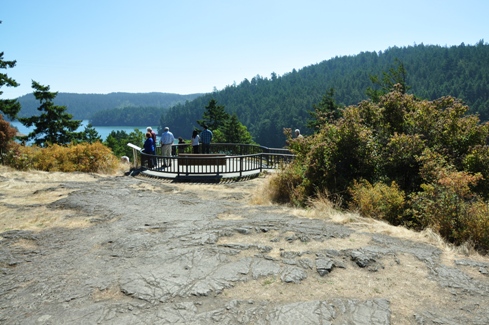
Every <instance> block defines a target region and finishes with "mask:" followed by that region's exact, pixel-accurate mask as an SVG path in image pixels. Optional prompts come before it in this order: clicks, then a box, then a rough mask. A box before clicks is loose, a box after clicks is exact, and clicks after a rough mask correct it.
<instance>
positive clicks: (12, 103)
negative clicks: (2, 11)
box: [0, 20, 20, 120]
mask: <svg viewBox="0 0 489 325" xmlns="http://www.w3.org/2000/svg"><path fill="white" fill-rule="evenodd" d="M1 23H2V21H1V20H0V24H1ZM16 63H17V61H4V60H3V52H0V69H8V68H13V67H15V64H16ZM3 86H7V87H18V86H19V84H18V83H17V82H16V81H15V80H14V79H12V78H10V77H9V76H8V75H7V74H6V73H0V88H1V87H3ZM2 94H3V91H0V95H2ZM19 111H20V103H19V102H18V101H17V99H0V112H2V113H3V114H5V115H6V116H7V117H9V118H10V119H12V120H13V119H15V117H16V116H17V113H19Z"/></svg>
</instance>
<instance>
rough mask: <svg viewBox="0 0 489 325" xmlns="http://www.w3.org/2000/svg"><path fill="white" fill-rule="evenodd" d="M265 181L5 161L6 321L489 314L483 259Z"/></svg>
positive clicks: (2, 259) (2, 301)
mask: <svg viewBox="0 0 489 325" xmlns="http://www.w3.org/2000/svg"><path fill="white" fill-rule="evenodd" d="M265 181H266V179H265V178H258V179H254V180H248V181H245V182H239V183H227V184H174V183H169V182H164V181H159V180H154V179H149V178H144V177H126V176H101V175H87V174H77V173H70V174H63V173H43V172H29V173H23V172H17V171H13V170H10V169H7V168H5V167H1V166H0V272H1V276H0V323H2V324H175V323H176V324H489V276H488V271H489V259H488V258H483V257H479V256H477V255H471V256H462V255H458V254H456V252H454V251H451V250H450V249H448V248H446V247H445V246H444V245H442V244H441V243H437V241H436V236H429V233H425V234H416V233H413V232H410V231H407V230H405V229H402V228H395V227H391V226H388V225H385V224H381V223H379V222H374V221H371V220H365V219H362V218H359V217H358V216H355V215H345V214H339V213H335V212H334V211H331V210H327V209H324V210H321V209H316V210H310V211H305V210H297V209H291V208H286V207H281V206H274V205H257V204H253V203H251V202H256V201H259V199H260V198H263V195H262V193H261V186H262V184H263V183H264V182H265Z"/></svg>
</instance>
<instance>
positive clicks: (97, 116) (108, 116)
mask: <svg viewBox="0 0 489 325" xmlns="http://www.w3.org/2000/svg"><path fill="white" fill-rule="evenodd" d="M163 112H164V109H163V108H161V107H132V106H131V107H124V108H113V109H108V110H103V111H99V112H96V113H94V114H93V115H92V116H91V117H90V122H91V123H92V124H93V125H97V126H101V125H106V126H110V125H124V126H137V125H151V124H153V121H155V120H157V119H159V118H160V117H161V115H162V114H163Z"/></svg>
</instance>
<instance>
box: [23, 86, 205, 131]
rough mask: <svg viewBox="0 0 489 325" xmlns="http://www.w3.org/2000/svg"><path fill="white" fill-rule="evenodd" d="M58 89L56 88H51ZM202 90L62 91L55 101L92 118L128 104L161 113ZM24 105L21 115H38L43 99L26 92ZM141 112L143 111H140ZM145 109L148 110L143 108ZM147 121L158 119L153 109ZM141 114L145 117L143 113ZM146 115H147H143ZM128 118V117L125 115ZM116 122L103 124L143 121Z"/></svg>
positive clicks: (81, 116) (77, 114)
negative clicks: (150, 91)
mask: <svg viewBox="0 0 489 325" xmlns="http://www.w3.org/2000/svg"><path fill="white" fill-rule="evenodd" d="M51 90H52V91H56V89H51ZM200 95H202V94H190V95H178V94H168V93H134V94H133V93H110V94H73V93H58V95H57V96H56V100H55V104H56V105H60V106H66V107H67V109H68V113H70V114H72V115H73V118H74V119H78V120H89V119H91V118H92V116H93V115H94V114H95V113H97V112H100V111H103V110H111V109H115V108H128V107H134V108H137V107H153V108H158V109H160V112H159V114H158V117H156V119H158V118H159V116H160V115H161V113H162V112H163V109H166V108H168V107H170V106H174V105H176V104H178V103H185V101H187V100H192V99H194V98H197V97H198V96H200ZM18 101H19V102H20V104H21V106H22V109H21V111H20V113H19V116H20V117H28V116H32V115H38V114H39V112H38V110H37V108H38V107H39V102H38V101H36V100H35V99H34V96H33V95H32V94H28V95H24V96H22V97H19V98H18ZM138 113H140V112H139V111H138ZM143 113H145V114H146V113H147V112H145V111H143ZM147 115H148V116H147V117H146V121H145V122H144V123H143V124H142V125H144V124H147V123H148V122H149V121H153V120H155V116H154V115H153V114H152V113H148V114H147ZM140 118H143V117H141V116H140ZM143 119H144V118H143ZM125 120H127V118H125ZM112 123H113V124H100V125H129V126H131V125H139V124H134V122H131V121H128V122H127V123H128V124H121V123H120V121H119V120H116V119H115V118H114V120H113V121H112Z"/></svg>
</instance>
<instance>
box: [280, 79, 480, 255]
mask: <svg viewBox="0 0 489 325" xmlns="http://www.w3.org/2000/svg"><path fill="white" fill-rule="evenodd" d="M468 110H469V109H468V107H467V106H465V105H463V103H462V102H461V101H460V100H457V99H455V98H453V97H449V96H446V97H442V98H440V99H436V100H433V101H428V100H420V99H417V98H416V97H415V96H413V95H410V94H406V93H403V91H402V87H400V86H399V85H394V87H393V91H391V92H389V93H387V94H384V95H382V96H381V97H380V98H379V99H378V101H376V102H374V101H362V102H360V103H359V104H358V105H355V106H349V107H346V108H345V109H343V110H342V115H341V117H340V118H338V119H331V120H329V121H328V122H327V123H324V124H323V125H322V127H321V128H320V129H319V130H318V132H316V133H314V134H313V135H311V136H307V137H304V138H297V139H292V138H291V130H290V129H288V130H286V136H287V137H288V139H289V140H288V144H289V147H290V149H291V150H292V151H293V152H294V153H295V154H296V159H295V160H294V162H293V163H292V164H291V165H290V166H289V167H287V168H286V169H285V171H284V172H283V175H282V176H279V177H277V179H276V180H275V181H274V186H277V187H278V188H279V189H274V190H273V191H274V192H276V193H285V192H289V193H290V194H289V195H288V196H286V195H285V194H281V195H279V196H278V197H279V198H280V200H282V201H283V200H285V199H288V200H289V201H288V202H290V203H292V204H296V205H297V204H298V205H302V206H306V205H307V204H308V202H309V200H310V199H311V198H314V197H316V196H317V195H318V193H330V194H331V195H333V196H335V197H337V196H340V197H341V199H340V200H339V201H341V202H343V203H344V207H350V208H353V209H357V210H359V211H360V213H362V214H363V215H365V216H369V217H374V218H379V219H383V220H386V221H388V222H390V223H392V224H395V225H400V224H401V225H405V226H409V227H414V228H416V229H422V228H425V227H432V228H434V229H436V230H437V231H438V232H439V233H440V234H441V235H442V236H443V237H444V238H446V239H447V240H449V241H451V242H453V243H456V244H460V243H462V242H465V241H470V242H473V243H474V244H475V245H476V246H477V247H479V249H482V250H483V249H489V246H484V245H487V243H488V242H487V238H488V233H489V229H486V228H483V227H484V226H483V225H486V224H487V223H488V221H487V219H488V218H489V216H488V215H487V214H484V213H486V212H487V209H488V208H487V202H486V201H484V200H487V198H488V195H489V181H487V180H486V179H489V167H488V166H489V145H488V144H489V126H488V124H487V123H480V121H479V118H478V117H477V116H475V115H467V112H468ZM291 180H292V181H291ZM371 184H373V185H371ZM387 184H391V185H387ZM474 227H475V228H474ZM481 227H482V228H481Z"/></svg>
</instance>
